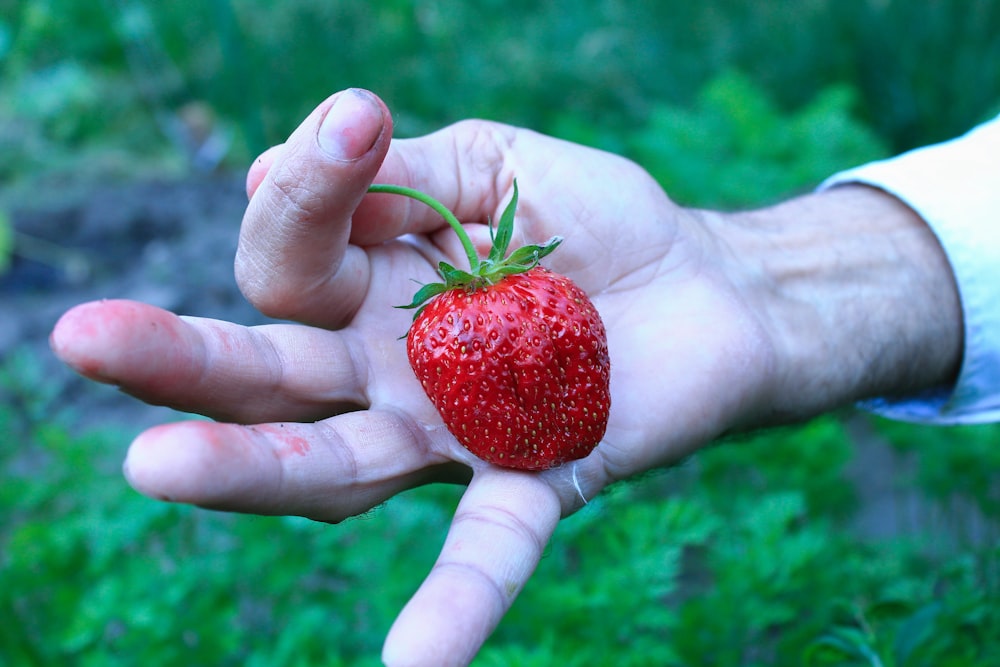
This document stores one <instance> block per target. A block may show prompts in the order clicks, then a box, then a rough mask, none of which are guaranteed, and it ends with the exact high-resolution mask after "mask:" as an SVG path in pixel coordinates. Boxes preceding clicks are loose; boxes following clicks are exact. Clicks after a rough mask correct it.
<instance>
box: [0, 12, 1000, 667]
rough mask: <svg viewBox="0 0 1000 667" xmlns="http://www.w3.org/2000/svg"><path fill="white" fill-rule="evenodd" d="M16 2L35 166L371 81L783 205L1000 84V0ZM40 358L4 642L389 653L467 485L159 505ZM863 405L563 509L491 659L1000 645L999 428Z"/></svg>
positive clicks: (19, 427) (11, 407)
mask: <svg viewBox="0 0 1000 667" xmlns="http://www.w3.org/2000/svg"><path fill="white" fill-rule="evenodd" d="M0 9H2V11H0V153H2V154H3V155H4V156H5V158H6V159H5V160H4V161H3V162H0V181H3V182H7V183H9V182H13V181H15V180H20V181H29V182H34V181H35V180H37V179H40V178H51V177H52V174H56V175H58V177H59V178H85V177H87V176H88V175H91V176H92V177H95V178H109V177H122V176H125V175H129V176H135V175H136V174H139V175H141V174H143V173H157V174H162V173H164V172H167V173H184V172H186V171H187V170H189V169H191V168H192V165H193V164H195V163H196V161H195V160H194V159H193V156H194V153H195V149H196V148H197V146H195V145H193V144H192V143H191V141H192V138H194V139H197V138H198V137H196V136H194V135H197V134H198V132H201V131H208V132H210V133H214V134H215V135H216V136H218V137H221V138H222V139H223V140H224V141H225V142H226V146H227V151H226V152H225V156H224V162H223V167H225V168H240V169H241V168H242V167H243V165H245V164H246V161H247V160H249V159H250V157H251V156H252V155H253V154H254V153H255V152H256V151H259V150H261V149H262V148H264V147H266V146H267V145H269V144H272V143H276V142H279V141H281V140H282V139H283V138H284V136H286V135H287V133H288V132H289V131H290V130H291V129H292V128H293V127H294V126H295V124H296V123H297V122H298V121H299V119H301V118H302V117H303V116H304V115H305V114H306V113H308V112H309V111H310V110H311V109H312V108H313V106H314V105H315V104H316V103H317V102H319V101H320V100H321V99H322V98H323V97H324V96H326V95H327V94H329V93H331V92H333V91H336V90H338V89H340V88H343V87H346V86H363V87H368V88H371V89H372V90H374V91H376V92H378V93H379V94H380V95H382V96H383V97H384V98H385V99H386V100H387V102H388V103H389V105H390V107H391V108H392V109H393V110H394V113H395V115H396V122H397V128H398V132H399V133H400V134H403V135H413V134H418V133H422V132H426V131H429V130H432V129H435V128H437V127H439V126H440V125H441V124H443V123H447V122H451V121H454V120H458V119H460V118H464V117H469V116H480V117H487V118H493V119H497V120H501V121H505V122H511V123H516V124H521V125H527V126H530V127H533V128H535V129H538V130H540V131H543V132H549V133H552V134H556V135H558V136H562V137H565V138H568V139H571V140H575V141H579V142H582V143H587V144H590V145H594V146H598V147H601V148H605V149H608V150H613V151H616V152H619V153H622V154H625V155H627V156H629V157H632V158H633V159H636V160H637V161H638V162H640V163H641V164H643V165H644V166H645V167H646V168H647V169H649V170H650V172H651V173H652V174H653V175H654V176H656V177H657V178H658V179H659V180H660V181H661V182H662V183H663V184H664V185H665V187H666V188H667V189H668V191H669V192H670V193H671V194H672V195H673V196H675V197H677V198H678V199H679V200H680V201H682V202H684V203H689V204H695V205H703V206H709V205H712V206H726V207H729V206H753V205H757V204H760V203H764V202H767V201H770V200H773V199H776V198H778V197H782V196H786V195H788V194H790V193H793V192H797V191H800V190H803V189H807V188H810V187H813V186H814V185H815V184H816V183H817V182H818V181H819V180H820V179H822V178H823V177H824V176H826V175H828V174H829V173H831V172H833V171H835V170H837V169H840V168H843V167H848V166H852V165H854V164H857V163H860V162H863V161H866V160H869V159H872V158H875V157H880V156H883V155H887V154H889V153H891V152H893V151H897V150H901V149H903V148H908V147H910V146H913V145H916V144H919V143H925V142H929V141H935V140H938V139H943V138H946V137H948V136H951V135H954V134H956V133H958V132H961V131H963V130H965V129H967V128H968V127H969V126H970V125H971V124H973V123H975V122H977V121H979V120H982V119H983V118H985V117H986V116H987V115H989V114H990V113H991V112H992V113H995V112H996V111H997V103H998V101H1000V75H998V67H1000V65H998V63H1000V5H998V3H995V2H990V1H988V0H970V1H969V2H967V3H944V2H927V3H913V2H900V1H893V0H885V1H879V2H876V1H874V0H844V1H837V0H811V1H809V2H800V3H770V4H768V3H759V2H749V1H746V0H744V1H738V0H709V1H706V2H700V3H684V2H663V3H654V2H625V1H624V0H585V1H582V2H579V3H575V4H573V5H572V7H570V6H568V5H565V4H559V3H530V2H524V1H521V0H507V1H506V2H503V3H501V2H499V1H498V0H476V1H473V2H458V1H455V2H414V1H412V0H387V1H385V2H379V3H348V2H318V1H316V0H311V1H310V0H294V1H291V2H286V3H265V2H261V1H259V0H232V1H227V0H211V1H207V2H204V3H152V2H140V1H137V0H103V1H101V2H96V3H78V2H72V1H71V0H0ZM3 226H4V225H3V224H2V223H0V231H2V228H3ZM0 245H2V244H0ZM0 255H2V252H0ZM38 367H39V365H38V364H34V363H33V362H32V360H31V358H30V357H27V356H24V355H13V356H12V357H10V358H8V359H6V360H4V365H3V367H2V369H0V433H3V434H6V436H7V437H6V438H5V444H4V446H3V447H0V478H2V480H3V483H2V484H0V516H2V517H3V519H2V523H0V618H2V619H3V621H2V622H0V666H3V667H6V665H53V664H59V665H87V666H100V665H112V664H115V665H117V664H150V665H175V664H176V665H188V664H212V665H230V664H231V665H237V664H238V665H251V666H264V665H268V666H271V665H274V666H280V665H290V666H303V665H314V664H316V665H318V664H323V665H357V664H361V665H364V664H377V656H378V651H379V647H380V644H381V641H382V639H383V637H384V636H385V633H386V632H387V630H388V628H389V625H390V624H391V622H392V619H393V617H394V615H395V613H396V612H397V611H398V610H399V609H400V608H401V606H402V605H403V603H404V602H405V600H406V599H407V597H408V596H409V595H410V594H411V593H412V591H413V590H414V589H415V588H416V586H417V585H418V583H419V581H420V579H421V578H422V576H423V574H424V573H425V572H426V571H427V569H428V568H429V567H430V565H431V563H432V562H433V559H434V556H435V554H436V552H437V550H438V548H439V546H440V544H441V542H442V541H443V539H444V532H445V530H446V527H447V524H448V521H449V517H450V515H451V512H452V511H453V509H454V506H455V504H456V502H457V499H458V495H459V493H460V490H458V489H455V488H450V487H443V488H440V487H433V488H425V489H419V490H416V491H412V492H409V493H407V494H404V495H403V496H401V497H399V498H397V499H394V500H393V501H391V502H390V503H388V504H387V505H386V506H385V507H382V508H380V509H378V510H376V511H374V512H373V513H372V514H371V515H368V516H365V517H362V518H359V519H356V520H353V521H351V522H347V523H345V524H343V525H340V526H336V527H331V526H326V525H322V524H316V523H311V522H308V521H304V520H301V519H295V518H272V517H267V518H264V517H246V516H233V515H226V514H220V513H213V512H207V511H203V510H197V509H192V508H186V507H178V506H173V505H167V504H162V503H158V502H156V501H152V500H148V499H145V498H141V497H139V496H137V495H135V494H134V493H132V492H131V491H130V490H128V488H127V487H126V485H125V484H124V482H122V481H121V479H120V475H119V472H118V466H119V460H120V457H121V442H122V441H123V440H126V439H127V435H128V434H124V433H120V432H115V431H108V432H83V433H81V432H78V431H77V430H75V428H74V427H73V424H74V420H73V419H72V416H71V415H67V414H61V413H60V412H59V410H58V409H57V408H58V405H57V402H56V396H55V395H54V391H55V389H54V387H53V385H52V384H51V383H50V382H49V381H48V379H47V378H45V377H43V376H42V375H41V374H40V373H39V372H38V370H37V369H38ZM862 424H863V426H862V428H861V432H860V434H859V433H858V423H857V420H856V419H855V420H852V421H851V422H850V425H848V424H847V422H845V420H843V419H840V418H838V417H826V418H822V419H819V420H816V421H814V422H812V423H810V424H807V425H804V426H802V427H799V428H794V429H784V430H777V431H770V432H766V433H762V434H760V435H758V436H755V437H753V438H750V439H748V440H746V441H740V442H729V443H725V444H724V445H720V446H717V447H713V448H710V449H708V450H705V451H703V452H701V453H700V454H698V455H697V456H695V457H693V458H692V459H690V460H688V461H686V462H684V463H683V464H681V465H679V466H678V467H677V468H675V469H673V470H670V471H665V472H662V473H659V474H655V475H651V476H649V477H647V478H645V479H641V480H637V481H633V482H629V483H625V484H621V485H619V486H617V487H615V488H612V489H610V490H609V491H608V492H606V493H605V494H603V495H601V496H600V497H598V498H597V499H594V500H593V502H591V503H590V505H589V506H588V507H586V508H585V509H584V510H582V511H581V512H579V513H578V514H576V515H574V516H572V517H570V518H569V519H567V520H566V521H564V522H562V524H561V525H560V527H559V529H558V531H557V534H556V536H555V539H554V540H553V543H552V545H551V546H550V547H549V549H548V551H547V553H546V556H545V558H544V559H543V561H542V563H541V565H540V567H539V572H538V573H537V575H536V576H535V577H534V578H533V579H532V581H531V582H530V583H529V585H528V587H527V588H526V590H525V591H524V593H523V594H522V595H521V597H520V599H519V600H518V602H517V603H516V604H515V606H514V608H513V609H512V611H511V613H510V614H509V615H508V617H507V618H506V619H505V620H504V622H503V624H502V625H501V626H500V628H499V629H498V630H497V632H496V634H495V635H494V637H493V638H491V640H490V641H489V642H488V643H487V645H486V647H485V648H484V650H483V653H482V655H481V656H480V658H479V660H478V661H477V664H481V665H490V666H493V665H496V666H499V665H519V666H530V665H545V666H548V665H555V664H560V665H603V664H608V665H612V664H613V665H650V664H655V665H702V664H711V665H721V666H726V665H734V666H735V665H800V664H806V665H882V666H885V667H889V666H890V665H891V666H896V667H904V666H905V667H916V666H923V665H984V666H985V665H993V664H998V663H1000V617H998V612H997V609H1000V550H998V544H1000V497H998V495H997V493H998V489H1000V429H998V428H997V427H996V426H990V427H975V428H972V427H968V428H961V429H926V428H921V427H915V426H912V425H904V424H895V423H888V422H882V421H878V420H872V421H870V422H869V421H864V422H862ZM872 442H876V443H884V446H885V447H887V448H889V450H890V451H891V452H893V456H894V457H895V458H894V461H896V463H898V464H899V465H900V466H901V467H902V468H904V469H905V470H907V471H909V473H910V474H907V475H903V476H901V477H900V478H899V479H898V480H896V484H897V492H898V493H899V494H900V495H903V496H905V495H907V494H914V495H916V496H918V497H920V498H922V499H923V501H922V502H923V504H922V505H920V507H921V508H922V510H921V511H924V512H926V515H924V514H918V515H917V516H916V517H915V518H913V519H912V520H911V522H910V524H909V530H908V531H906V532H905V533H903V534H892V535H886V536H883V537H871V536H863V535H860V534H859V533H858V531H857V530H855V524H856V522H857V521H858V517H859V515H860V513H861V512H863V511H864V510H865V507H864V501H863V499H861V498H859V496H861V495H863V493H860V492H863V491H865V489H863V488H862V489H859V488H858V485H857V483H856V481H855V477H854V476H852V472H851V466H852V465H855V463H856V461H857V460H858V456H859V447H861V446H862V445H863V444H865V443H869V444H870V443H872ZM880 446H882V445H880Z"/></svg>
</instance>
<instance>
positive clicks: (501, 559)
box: [52, 91, 802, 665]
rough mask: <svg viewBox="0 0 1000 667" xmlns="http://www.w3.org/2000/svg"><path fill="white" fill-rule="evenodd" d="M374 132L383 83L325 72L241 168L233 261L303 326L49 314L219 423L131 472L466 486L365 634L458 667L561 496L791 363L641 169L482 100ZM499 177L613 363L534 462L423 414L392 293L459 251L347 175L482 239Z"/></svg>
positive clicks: (510, 594)
mask: <svg viewBox="0 0 1000 667" xmlns="http://www.w3.org/2000/svg"><path fill="white" fill-rule="evenodd" d="M390 137H391V119H390V116H389V113H388V111H387V110H386V108H385V107H384V105H383V104H382V103H381V102H380V101H379V100H378V99H377V98H375V97H374V96H373V95H371V94H370V93H366V92H363V91H345V92H342V93H339V94H338V95H335V96H333V97H331V98H330V99H328V100H327V101H325V102H324V103H323V104H321V105H320V106H319V107H318V108H317V110H316V111H315V112H314V113H313V114H311V115H310V116H309V117H308V118H307V119H306V120H305V121H304V122H303V124H302V125H301V126H300V127H299V128H298V129H297V130H296V131H295V132H294V133H293V134H292V136H291V137H290V138H289V140H288V141H287V142H286V143H285V144H283V145H281V146H278V147H275V148H273V149H271V150H270V151H268V152H267V153H265V154H264V155H262V156H261V158H259V159H258V161H256V162H255V163H254V165H253V166H252V167H251V170H250V173H249V175H248V179H247V189H248V193H249V194H250V195H251V200H250V205H249V207H248V209H247V213H246V216H245V218H244V221H243V227H242V229H241V239H240V248H239V252H238V255H237V258H236V274H237V280H238V282H239V283H240V286H241V288H242V289H243V291H244V293H245V294H246V295H247V297H248V298H249V300H250V301H251V302H252V303H253V304H254V305H256V306H257V307H258V308H259V309H260V310H261V311H262V312H264V313H265V314H268V315H271V316H273V317H277V318H281V319H287V320H292V321H295V322H298V324H273V325H266V326H261V327H254V328H246V327H242V326H239V325H236V324H232V323H228V322H223V321H218V320H207V319H198V318H182V317H177V316H175V315H173V314H170V313H167V312H165V311H162V310H159V309H156V308H153V307H151V306H146V305H143V304H139V303H135V302H123V301H107V302H99V303H91V304H85V305H83V306H79V307H77V308H76V309H74V310H71V311H70V312H69V313H67V314H66V315H65V316H64V317H63V318H62V320H60V322H59V324H58V325H57V327H56V329H55V331H54V332H53V336H52V346H53V349H54V350H55V351H56V353H57V354H58V355H59V356H60V357H61V358H63V359H64V360H65V361H66V362H67V363H69V364H70V365H71V366H73V367H74V368H76V369H77V370H78V371H79V372H81V373H83V374H84V375H86V376H88V377H91V378H93V379H97V380H100V381H104V382H109V383H114V384H116V385H119V386H120V387H122V388H123V389H124V390H125V391H127V392H129V393H131V394H133V395H135V396H137V397H139V398H141V399H143V400H146V401H149V402H151V403H156V404H165V405H170V406H173V407H176V408H178V409H181V410H188V411H192V412H198V413H201V414H205V415H208V416H210V417H213V418H215V419H218V420H219V421H218V422H206V421H191V422H181V423H171V424H165V425H162V426H159V427H156V428H153V429H150V430H149V431H147V432H145V433H143V434H141V435H140V436H139V437H138V438H137V439H136V441H135V442H134V443H133V444H132V446H131V448H130V450H129V454H128V457H127V459H126V463H125V472H126V476H127V477H128V479H129V481H130V483H131V484H132V485H133V486H134V487H135V488H136V489H138V490H139V491H141V492H143V493H145V494H148V495H150V496H152V497H155V498H160V499H164V500H171V501H175V502H185V503H192V504H196V505H200V506H204V507H211V508H216V509H223V510H231V511H240V512H253V513H261V514H296V515H303V516H307V517H311V518H314V519H317V520H321V521H330V522H337V521H341V520H343V519H345V518H348V517H350V516H354V515H357V514H359V513H362V512H365V511H367V510H369V509H370V508H372V507H374V506H376V505H378V504H379V503H382V502H384V501H385V500H386V499H388V498H390V497H391V496H393V495H395V494H396V493H399V492H401V491H403V490H406V489H409V488H412V487H414V486H417V485H421V484H427V483H432V482H441V481H443V482H461V483H467V484H468V489H467V491H466V492H465V494H464V496H463V499H462V501H461V503H460V505H459V507H458V509H457V511H456V515H455V518H454V520H453V522H452V526H451V529H450V531H449V534H448V537H447V539H446V541H445V544H444V546H443V548H442V551H441V555H440V557H439V559H438V561H437V563H436V564H435V566H434V568H433V570H432V571H431V572H430V573H429V574H428V576H427V578H426V580H425V581H424V583H423V585H422V586H421V587H420V588H419V590H418V591H417V592H416V593H415V595H414V596H413V598H412V599H411V600H410V602H409V603H408V604H407V605H406V607H405V608H404V610H403V611H402V613H401V614H400V616H399V617H398V619H397V621H396V623H395V624H394V626H393V628H392V630H391V631H390V633H389V637H388V638H387V640H386V644H385V649H384V656H383V657H384V659H385V661H386V662H387V663H388V664H426V665H449V664H465V663H467V662H468V661H470V660H471V659H472V657H473V656H474V655H475V652H476V651H477V650H478V648H479V646H480V645H481V644H482V642H483V641H484V640H485V639H486V637H488V635H489V634H490V632H491V631H492V630H493V628H494V627H495V626H496V625H497V623H499V621H500V619H501V618H502V616H503V614H504V613H505V612H506V610H507V609H508V607H509V606H510V604H511V603H512V602H513V600H514V598H515V597H516V596H517V594H518V593H519V592H520V590H521V588H522V587H523V586H524V584H525V582H526V581H527V580H528V578H529V576H530V575H531V573H532V571H533V570H534V568H535V565H536V564H537V562H538V560H539V558H540V557H541V555H542V552H543V550H544V547H545V544H546V543H547V541H548V540H549V538H550V537H551V535H552V532H553V530H554V529H555V525H556V523H557V521H558V519H559V518H560V517H561V516H564V515H566V514H569V513H571V512H573V511H575V510H577V509H579V508H580V507H581V506H582V505H583V504H584V503H585V502H586V500H587V499H589V498H593V497H594V496H595V495H596V494H597V493H598V492H599V491H600V490H601V489H602V488H604V487H605V486H607V485H608V484H611V483H613V482H615V481H618V480H621V479H625V478H627V477H629V476H631V475H634V474H636V473H638V472H642V471H645V470H649V469H651V468H655V467H658V466H662V465H665V464H668V463H670V462H673V461H676V460H677V459H678V458H680V457H682V456H684V455H685V454H687V453H689V452H691V451H693V450H694V449H696V448H697V447H699V446H701V445H703V444H704V443H706V442H708V441H710V440H711V439H713V438H715V437H716V436H718V435H719V434H720V433H722V432H723V431H725V430H727V429H730V428H733V427H738V426H741V425H744V424H753V423H755V422H756V421H760V420H759V419H758V418H757V415H759V414H761V413H762V412H766V410H767V408H768V405H769V401H773V399H774V398H775V395H776V391H777V389H778V387H776V382H775V378H776V377H777V378H778V379H780V380H786V378H785V377H784V375H782V373H781V372H780V371H782V370H783V369H782V368H780V367H777V361H778V359H777V358H776V354H777V352H776V350H777V348H776V345H775V340H774V338H773V336H772V334H773V331H772V330H769V329H768V328H767V327H766V326H765V324H764V323H762V321H761V318H760V315H761V310H760V307H759V304H756V303H754V302H753V301H752V300H750V299H749V298H747V296H746V294H747V293H748V292H749V291H750V290H748V289H746V288H747V286H748V284H749V282H748V281H749V280H750V279H751V277H752V275H751V274H748V273H747V272H746V271H744V270H743V269H744V266H743V264H741V262H740V260H739V257H738V253H735V252H734V251H733V249H732V248H731V247H730V246H728V245H727V244H726V243H724V242H723V241H722V240H721V234H720V233H719V232H720V230H721V229H722V227H723V225H724V224H725V221H724V220H723V219H722V218H720V217H717V216H713V215H709V214H706V213H702V212H695V211H689V210H686V209H682V208H679V207H677V206H675V205H674V204H673V203H672V202H671V201H670V200H669V199H668V198H667V196H666V195H665V194H664V193H663V191H662V189H661V188H660V187H659V186H658V185H657V184H656V183H655V182H654V181H653V180H652V179H651V178H650V177H649V176H648V175H647V174H646V173H645V172H644V171H643V170H642V169H640V168H639V167H638V166H636V165H634V164H632V163H631V162H628V161H627V160H624V159H622V158H619V157H616V156H612V155H609V154H606V153H602V152H599V151H595V150H591V149H587V148H583V147H580V146H576V145H573V144H569V143H566V142H562V141H558V140H555V139H552V138H548V137H544V136H541V135H538V134H535V133H533V132H529V131H524V130H519V129H515V128H511V127H508V126H504V125H499V124H495V123H488V122H479V121H466V122H462V123H458V124H456V125H453V126H451V127H449V128H446V129H444V130H442V131H440V132H437V133H434V134H431V135H428V136H426V137H421V138H418V139H409V140H396V141H391V142H390ZM515 175H516V176H517V177H518V179H519V182H520V183H521V184H522V187H523V188H525V196H524V197H523V198H522V200H521V202H520V205H519V207H518V221H517V222H518V224H517V226H516V228H515V229H514V232H513V235H514V238H513V239H512V241H513V242H514V243H515V244H516V245H524V244H526V243H527V244H530V243H539V242H542V241H544V240H545V239H549V238H551V237H552V236H554V235H560V236H562V237H564V241H563V243H562V246H561V247H560V249H559V251H558V252H557V253H554V254H552V255H550V256H549V257H547V258H546V264H547V266H548V268H550V269H551V270H553V271H555V272H558V273H560V274H564V275H566V276H569V277H570V278H572V279H573V281H574V282H575V283H576V284H577V285H579V287H580V288H581V289H582V290H583V291H585V292H586V293H587V294H589V295H590V298H591V300H592V301H593V304H594V305H595V306H596V308H597V310H598V311H599V312H600V313H601V316H602V318H603V320H604V324H605V326H606V331H607V345H608V350H609V353H610V360H611V392H612V403H611V404H612V408H611V411H610V414H609V420H608V424H607V430H606V432H605V434H604V438H603V440H602V441H601V443H600V445H599V446H597V447H596V449H594V450H593V451H592V452H591V453H590V454H589V455H587V456H586V457H584V458H581V459H579V460H575V461H570V462H568V463H565V464H564V465H560V466H557V467H554V468H552V469H549V470H545V471H542V472H522V471H518V470H510V469H505V468H500V467H497V466H494V465H491V464H489V463H487V462H485V461H482V460H480V459H478V458H476V457H474V456H471V455H470V454H469V453H468V452H467V451H466V450H465V449H464V448H463V447H461V446H460V445H459V444H458V442H457V441H456V439H455V438H454V437H453V436H452V435H451V434H450V433H449V432H448V431H447V430H446V429H445V428H444V427H443V426H442V422H441V418H440V416H439V415H438V412H437V410H436V409H435V407H434V405H433V404H432V403H431V401H429V400H428V398H427V396H426V395H425V394H424V392H423V391H422V389H421V385H420V383H419V382H418V381H417V380H416V379H415V377H414V375H413V372H412V371H411V370H410V367H409V363H408V361H407V354H406V343H405V342H404V341H401V340H400V335H401V334H402V333H403V332H405V331H406V330H407V327H408V326H409V324H410V319H411V316H410V314H409V313H407V312H406V311H402V310H397V309H393V308H391V306H393V305H398V304H401V303H407V302H409V301H410V299H411V297H412V292H413V282H412V281H413V280H416V281H418V282H422V283H427V282H430V281H431V280H432V279H433V278H434V273H435V268H436V267H438V266H439V264H440V262H442V261H446V262H448V263H449V264H451V265H453V266H454V265H456V264H458V263H459V262H460V261H461V259H462V258H463V257H465V256H466V255H467V253H466V252H465V249H464V248H463V247H462V243H461V242H460V240H459V239H458V237H457V236H456V235H455V233H454V231H453V230H452V229H451V228H450V227H449V226H448V225H447V224H446V223H445V222H444V221H443V220H442V218H441V216H440V215H438V214H437V213H436V212H435V211H434V210H432V209H429V208H427V207H425V206H423V205H422V204H419V203H416V202H412V201H410V200H408V199H405V198H402V197H397V196H393V195H390V194H368V193H367V188H368V186H369V184H370V183H372V182H373V181H378V182H380V183H393V184H401V185H404V186H406V187H410V188H415V189H418V190H421V191H423V192H427V193H429V194H430V195H432V196H433V197H435V198H436V199H438V200H440V201H441V202H442V203H443V205H444V206H445V207H446V208H447V209H449V210H451V211H453V212H454V214H455V216H457V218H458V219H459V220H461V221H463V223H464V228H465V231H466V232H467V233H468V234H469V237H470V239H471V243H472V244H473V245H475V246H476V247H477V248H478V249H479V250H480V252H481V254H482V255H484V256H485V255H488V254H489V253H488V248H489V241H490V231H489V226H488V225H487V222H488V220H490V219H497V218H498V217H499V215H500V212H501V208H502V206H503V204H504V203H505V202H507V201H509V200H510V199H511V197H512V195H513V178H514V176H515ZM528 184H530V187H529V185H528ZM748 275H749V276H750V277H748ZM799 324H802V323H801V321H800V322H799ZM374 594H377V593H374Z"/></svg>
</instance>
